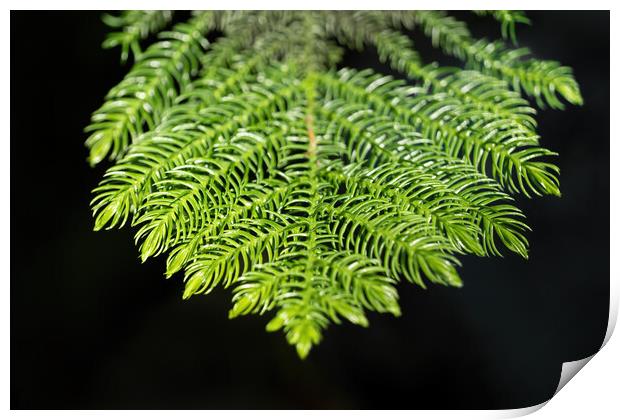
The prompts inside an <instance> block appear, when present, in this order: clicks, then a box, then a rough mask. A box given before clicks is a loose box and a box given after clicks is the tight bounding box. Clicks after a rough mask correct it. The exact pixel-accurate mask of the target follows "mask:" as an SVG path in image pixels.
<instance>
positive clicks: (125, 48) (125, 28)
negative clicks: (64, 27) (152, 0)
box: [102, 10, 172, 63]
mask: <svg viewBox="0 0 620 420" xmlns="http://www.w3.org/2000/svg"><path fill="white" fill-rule="evenodd" d="M171 18H172V12H171V11H169V10H128V11H125V12H123V13H122V14H121V15H120V16H113V15H109V14H105V15H103V21H104V22H105V23H106V24H107V25H108V26H110V27H112V28H118V29H120V30H119V31H118V32H111V33H110V34H108V36H107V37H106V39H105V41H104V42H103V44H102V46H103V48H114V47H117V46H120V47H121V62H123V63H125V62H126V61H127V60H128V59H129V51H131V52H132V54H133V56H134V57H135V58H136V59H139V58H140V55H141V54H142V50H141V49H140V41H142V40H144V39H146V38H147V37H148V36H149V35H152V34H155V33H157V32H159V31H160V30H161V29H163V28H164V27H165V26H166V25H167V24H168V22H169V21H170V19H171Z"/></svg>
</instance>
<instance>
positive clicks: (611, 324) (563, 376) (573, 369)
mask: <svg viewBox="0 0 620 420" xmlns="http://www.w3.org/2000/svg"><path fill="white" fill-rule="evenodd" d="M609 292H610V302H609V319H608V320H607V331H606V332H605V338H604V339H603V343H602V344H601V347H600V348H599V349H598V350H597V351H595V352H594V353H593V354H592V355H590V356H588V357H584V358H583V359H579V360H573V361H572V362H564V363H562V371H561V373H560V380H559V381H558V386H557V388H556V389H555V392H554V393H553V395H552V396H551V398H549V399H548V400H547V401H543V402H541V403H540V404H536V405H532V406H530V407H523V408H517V409H512V410H505V411H502V412H501V414H500V415H499V416H495V418H505V419H507V418H515V417H522V416H527V415H528V414H532V413H534V412H536V411H538V410H540V409H541V408H543V407H544V406H545V405H547V403H548V402H549V401H551V400H552V399H553V397H555V396H556V395H557V393H558V392H560V391H561V390H562V388H564V386H565V385H566V384H567V383H568V382H570V380H571V379H573V377H574V376H575V375H576V374H577V373H578V372H579V371H580V370H581V369H583V367H584V366H585V365H587V364H588V362H589V361H590V360H592V358H594V356H596V354H597V353H598V352H599V351H601V350H602V349H603V347H605V345H606V344H607V343H608V342H609V339H610V338H611V336H612V334H613V332H614V330H615V328H616V322H617V320H618V295H617V294H616V293H614V290H612V289H611V288H610V291H609ZM498 414H499V413H498Z"/></svg>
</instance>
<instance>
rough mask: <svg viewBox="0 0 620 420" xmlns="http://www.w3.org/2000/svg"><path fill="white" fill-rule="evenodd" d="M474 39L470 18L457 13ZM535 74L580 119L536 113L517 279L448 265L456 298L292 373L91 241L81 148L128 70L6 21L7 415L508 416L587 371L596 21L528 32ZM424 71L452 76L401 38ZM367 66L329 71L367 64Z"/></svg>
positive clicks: (601, 34) (155, 275) (602, 66)
mask: <svg viewBox="0 0 620 420" xmlns="http://www.w3.org/2000/svg"><path fill="white" fill-rule="evenodd" d="M457 15H458V16H459V17H461V18H465V19H466V20H467V21H468V22H469V24H470V28H471V30H472V32H473V33H474V34H475V35H476V36H490V37H497V36H499V26H498V25H497V24H496V23H495V22H494V21H493V20H492V19H489V18H481V17H476V16H471V15H469V14H464V13H462V12H459V13H457ZM529 16H530V17H531V19H532V21H533V26H531V27H525V26H522V27H520V28H519V30H518V35H519V39H520V42H521V44H522V45H526V46H528V47H530V48H531V49H532V50H533V51H534V53H535V54H536V55H538V56H539V57H542V58H547V59H557V60H559V61H561V62H562V63H563V64H565V65H569V66H572V67H573V68H574V71H575V75H576V78H577V80H578V81H579V83H580V85H581V88H582V91H583V94H584V98H585V105H584V106H583V107H580V108H579V107H568V109H567V110H566V111H563V112H561V111H551V110H547V111H542V112H540V113H539V118H538V119H539V126H540V130H539V132H540V133H541V135H542V143H543V145H545V146H547V147H549V148H551V149H553V150H556V151H558V152H559V153H560V157H559V165H560V167H561V168H562V176H561V186H562V191H563V197H562V198H561V199H558V198H552V197H545V198H537V199H533V200H527V199H524V198H519V206H520V207H521V208H523V209H524V210H525V212H526V214H527V215H528V220H529V224H530V226H531V227H532V228H533V232H532V233H531V234H530V235H529V239H530V242H531V254H530V255H531V257H530V260H529V261H525V260H522V259H520V258H518V257H514V256H507V257H506V258H476V257H469V258H462V261H463V263H464V264H463V267H462V269H461V270H460V272H461V275H462V277H463V279H464V282H465V287H463V288H462V289H452V288H443V287H430V289H429V290H427V291H422V290H420V289H419V288H417V287H414V286H411V285H409V284H402V285H401V286H400V288H399V291H400V293H401V307H402V309H403V316H402V317H400V318H393V317H391V316H382V315H376V314H371V315H370V323H371V325H370V328H368V329H364V328H360V327H355V326H350V325H340V326H332V327H331V328H329V329H328V330H327V332H326V334H325V336H324V340H323V343H322V344H321V345H320V346H318V347H317V348H315V349H314V350H313V351H312V352H311V354H310V356H309V358H308V359H307V360H305V361H300V360H299V358H298V357H297V355H296V353H295V351H294V349H293V348H291V347H290V346H288V345H287V344H286V341H285V339H284V338H283V336H282V335H281V334H280V333H266V332H265V331H264V325H265V323H266V322H267V319H268V318H265V317H263V318H261V317H244V318H240V319H236V320H232V321H229V320H228V319H227V311H228V309H229V307H230V292H229V291H217V292H215V293H213V294H211V295H208V296H204V297H194V298H192V299H190V300H189V301H187V302H184V301H182V300H181V295H182V287H183V285H182V283H181V281H180V278H179V277H175V278H173V279H171V280H165V278H164V276H163V274H162V273H163V270H164V264H165V261H164V259H163V258H161V257H160V258H157V259H153V260H149V261H148V262H147V263H145V264H140V262H139V259H138V253H137V250H136V248H135V247H134V244H133V233H134V232H133V231H132V230H131V229H128V228H125V229H123V230H114V231H105V232H98V233H95V232H93V231H92V225H93V222H92V219H91V215H90V210H89V205H88V203H89V200H90V198H91V194H90V190H91V189H92V188H93V187H94V186H95V185H96V184H97V182H98V180H99V178H100V177H101V175H102V173H103V171H104V169H105V167H106V166H107V165H106V164H104V165H101V166H100V167H97V168H95V169H91V168H89V167H88V165H87V163H86V149H85V148H84V146H83V141H84V139H85V136H84V134H83V133H82V129H83V127H84V126H86V125H87V123H88V121H89V115H90V113H91V112H92V111H93V110H95V109H96V108H97V107H98V106H99V105H100V104H101V102H102V99H103V96H104V94H105V93H106V92H107V91H108V89H109V88H111V87H112V86H113V85H114V84H115V83H117V82H118V81H119V80H120V79H121V78H122V76H123V75H124V73H125V72H126V71H127V66H125V67H123V66H121V65H120V64H119V51H118V50H112V51H110V50H107V51H105V50H102V49H101V48H100V44H101V41H102V40H103V38H104V36H105V33H106V30H107V29H106V28H105V27H104V25H103V24H102V23H101V21H100V14H99V13H95V12H89V13H84V12H42V13H39V12H12V13H11V215H12V220H11V407H12V408H13V409H26V408H28V409H36V408H48V409H53V408H65V409H73V408H92V409H97V408H109V409H114V408H145V409H147V408H153V409H155V408H308V409H311V408H317V409H318V408H334V409H339V408H347V409H357V408H360V409H365V408H386V409H389V408H405V409H413V408H517V407H524V406H529V405H533V404H537V403H540V402H542V401H544V400H546V399H548V398H550V397H551V396H552V394H553V392H554V390H555V388H556V386H557V383H558V380H559V375H560V370H561V363H562V362H564V361H569V360H575V359H580V358H583V357H586V356H589V355H591V354H592V353H593V352H594V351H596V350H597V349H598V348H599V347H600V345H601V343H602V340H603V337H604V334H605V329H606V326H607V316H608V303H609V233H608V232H609V13H608V12H532V13H530V14H529ZM413 36H414V37H415V42H416V45H417V46H418V48H419V50H420V51H421V53H422V56H423V58H424V59H425V60H428V61H430V60H434V59H439V60H441V61H442V62H443V63H447V64H450V63H453V61H452V60H449V59H446V58H445V57H443V56H442V55H441V54H440V53H437V52H436V51H434V50H432V48H430V45H429V42H428V41H427V40H426V38H425V37H423V36H421V34H420V33H418V32H414V33H413ZM377 63H378V62H377V58H376V56H375V55H374V54H373V53H372V52H369V51H368V52H365V53H349V54H347V56H346V57H345V61H344V63H343V64H345V65H348V66H355V67H368V66H373V67H375V68H376V69H379V70H381V71H386V69H385V68H384V67H383V66H381V65H378V64H377Z"/></svg>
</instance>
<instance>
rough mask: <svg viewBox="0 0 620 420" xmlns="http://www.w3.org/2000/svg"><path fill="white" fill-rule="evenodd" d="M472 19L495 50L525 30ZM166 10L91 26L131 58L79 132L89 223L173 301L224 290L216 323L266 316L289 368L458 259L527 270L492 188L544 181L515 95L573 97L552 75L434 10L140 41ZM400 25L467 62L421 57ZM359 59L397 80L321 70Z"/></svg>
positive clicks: (211, 21)
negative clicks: (158, 262)
mask: <svg viewBox="0 0 620 420" xmlns="http://www.w3.org/2000/svg"><path fill="white" fill-rule="evenodd" d="M482 14H483V15H485V14H491V15H492V16H493V17H495V18H496V19H497V20H499V21H500V22H501V25H502V32H503V34H504V37H509V38H513V39H514V36H515V30H514V25H515V23H528V22H529V21H528V20H527V18H526V17H525V15H524V14H522V13H520V12H509V11H495V12H490V13H482ZM170 16H171V14H170V13H169V12H125V13H124V14H122V15H121V16H120V17H107V18H106V21H107V22H108V23H109V24H111V25H113V26H115V27H117V28H118V29H119V32H116V33H113V34H112V35H110V37H109V38H108V39H107V40H106V42H105V45H106V46H116V45H118V46H121V50H122V53H121V55H122V59H123V60H126V59H127V58H128V56H129V51H132V52H133V60H134V64H133V66H132V68H131V70H130V71H129V72H128V74H127V76H126V77H125V78H124V79H123V80H122V81H121V82H120V83H119V84H118V85H117V86H116V87H114V88H112V90H111V91H110V93H109V94H108V96H107V98H106V101H105V103H104V104H103V105H102V107H101V108H100V109H99V110H97V111H96V112H95V113H94V114H93V117H92V123H91V125H90V126H88V127H87V129H86V130H87V132H89V133H90V137H89V138H88V140H87V146H88V147H89V148H90V157H89V161H90V163H91V164H92V165H95V164H97V163H99V162H101V161H102V160H103V159H104V158H106V157H108V158H109V159H110V160H112V161H114V164H113V165H112V166H111V167H110V168H109V169H108V170H107V171H106V173H105V175H104V178H103V180H102V181H101V183H100V185H99V186H98V187H97V188H95V190H94V194H95V196H94V199H93V201H92V207H93V212H94V217H95V230H100V229H111V228H115V227H121V226H123V225H125V224H126V223H130V224H131V225H132V226H136V228H137V233H136V242H137V243H138V245H139V249H140V255H141V258H142V260H143V261H144V260H146V259H148V258H150V257H154V256H158V255H161V254H167V263H166V276H167V277H170V276H173V275H174V274H175V273H179V272H184V279H185V291H184V293H183V298H185V299H187V298H189V297H191V296H193V295H195V294H204V293H209V292H210V291H211V290H213V289H214V288H215V287H217V286H223V287H225V288H230V289H231V290H232V294H233V297H232V300H233V305H232V308H231V310H230V313H229V315H230V317H231V318H233V317H236V316H239V315H248V314H263V313H267V312H269V313H272V314H274V315H273V318H272V320H271V321H270V322H269V323H268V324H267V330H268V331H275V330H283V331H284V333H285V335H286V338H287V340H288V341H289V343H290V344H292V345H294V346H295V347H296V349H297V352H298V353H299V355H300V357H302V358H303V357H306V356H307V354H308V352H309V351H310V349H311V348H312V346H314V345H316V344H318V343H319V342H320V341H321V337H322V332H323V330H324V329H325V328H326V327H327V325H328V324H330V323H339V322H341V321H342V320H347V321H349V322H352V323H354V324H358V325H362V326H367V325H368V319H367V316H366V313H367V312H368V311H376V312H380V313H391V314H393V315H396V316H398V315H399V314H400V312H401V309H400V307H399V304H398V295H397V292H396V285H397V283H398V282H399V280H400V279H405V280H406V281H408V282H411V283H415V284H417V285H419V286H421V287H423V288H424V287H427V286H426V284H427V283H428V282H430V283H437V284H442V285H447V286H456V287H460V286H461V284H462V282H461V278H460V276H459V274H458V271H457V268H458V266H459V260H458V256H459V255H464V254H473V255H478V256H499V255H502V253H504V252H507V251H509V252H514V253H516V254H518V255H521V256H522V257H524V258H527V255H528V241H527V238H526V233H527V231H528V230H529V228H528V226H527V224H526V223H525V217H524V215H523V213H522V212H521V211H520V210H519V209H518V208H517V207H516V206H515V205H514V200H513V198H512V195H513V194H524V195H525V196H528V197H530V196H532V195H555V196H559V195H560V188H559V180H558V175H559V169H558V168H557V166H556V165H555V164H554V163H553V156H555V153H554V152H552V151H550V150H548V149H546V148H544V147H543V146H541V145H540V142H539V136H538V135H537V134H536V120H535V118H534V117H535V113H536V111H535V109H534V108H532V107H531V106H530V104H529V101H528V99H527V98H525V97H523V96H522V95H526V96H528V97H531V98H533V99H534V100H535V101H536V103H537V104H538V105H539V106H541V107H542V106H551V107H554V108H561V107H563V106H564V102H568V103H572V104H581V103H582V99H581V95H580V92H579V88H578V86H577V83H576V82H575V80H574V79H573V76H572V74H571V70H570V69H569V68H567V67H563V66H561V65H560V64H558V63H556V62H552V61H540V60H538V59H535V58H532V57H531V56H530V55H529V52H528V51H527V50H525V49H523V48H520V49H516V50H514V49H511V48H510V47H508V46H506V45H504V44H503V43H502V42H500V41H495V42H488V41H485V40H476V39H473V38H472V36H471V35H470V34H469V32H468V30H467V28H466V26H465V25H464V24H463V23H461V22H458V21H457V20H455V19H454V18H452V17H450V16H448V15H446V14H444V13H441V12H432V11H409V12H374V11H358V12H322V11H315V12H265V11H247V12H212V11H207V12H196V13H194V14H193V15H192V17H191V18H190V19H189V20H188V21H187V22H184V23H179V24H176V25H174V26H173V27H172V28H171V29H170V30H168V31H163V32H159V31H160V30H161V29H162V27H163V26H164V25H166V24H167V23H168V21H169V19H170ZM414 27H420V28H421V29H422V31H421V33H422V34H427V35H428V36H430V37H431V38H432V41H433V43H434V44H435V45H437V46H438V47H440V48H441V49H442V50H443V51H445V52H446V53H447V54H450V55H454V56H456V57H458V58H460V59H462V60H463V61H464V63H465V65H466V67H467V69H460V68H447V67H442V66H440V65H439V64H437V63H424V62H423V61H422V59H421V58H420V56H419V54H418V53H417V52H416V50H415V48H414V45H413V42H412V40H411V39H410V38H409V37H408V36H406V35H405V34H404V32H403V29H412V28H414ZM216 30H217V31H218V32H219V33H220V34H222V35H221V36H220V37H219V38H217V39H216V40H215V41H214V42H212V43H209V42H208V41H207V38H206V37H207V36H209V35H210V33H211V32H212V31H216ZM155 33H158V35H157V36H158V41H156V42H155V43H154V44H152V45H151V46H149V47H148V48H146V49H145V50H144V51H143V52H142V50H141V49H140V46H139V45H140V44H139V43H140V42H143V40H144V39H145V38H147V37H149V36H152V35H154V34H155ZM364 47H370V48H375V49H376V51H377V53H378V56H379V58H380V60H381V61H383V62H384V63H386V64H387V65H389V66H390V67H391V68H392V69H393V70H394V71H395V72H397V73H399V74H401V75H402V77H403V78H402V79H399V78H394V77H392V76H385V75H381V74H376V73H374V72H372V71H370V70H361V71H360V70H353V69H346V68H343V69H339V70H338V69H337V65H338V62H339V60H340V57H341V56H342V53H343V50H344V49H345V48H353V49H361V48H364Z"/></svg>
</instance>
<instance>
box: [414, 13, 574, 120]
mask: <svg viewBox="0 0 620 420" xmlns="http://www.w3.org/2000/svg"><path fill="white" fill-rule="evenodd" d="M402 23H403V24H404V25H408V26H412V25H413V24H414V23H415V24H418V25H420V26H421V27H422V29H423V30H424V33H426V35H428V36H429V37H431V39H432V41H433V44H434V45H436V46H439V47H441V49H442V50H444V51H445V52H446V53H448V54H450V55H453V56H455V57H458V58H460V59H461V60H463V61H465V62H466V63H467V65H468V66H470V67H471V68H475V69H478V70H480V71H481V72H483V73H487V74H489V75H493V76H496V77H498V78H500V79H503V80H505V81H507V82H508V83H510V84H511V85H512V87H513V89H514V90H516V91H520V90H523V91H524V92H525V93H526V94H527V95H529V96H531V97H533V98H534V99H535V100H536V103H537V104H538V106H540V107H544V106H545V104H546V105H549V106H550V107H552V108H559V109H562V108H564V104H563V103H562V100H561V98H563V99H564V100H566V101H567V102H569V103H571V104H573V105H581V104H582V103H583V98H582V97H581V92H580V91H579V86H578V85H577V83H576V82H575V79H574V78H573V74H572V70H571V69H570V68H569V67H566V66H562V65H561V64H560V63H558V62H556V61H546V60H545V61H543V60H537V59H532V58H530V56H531V54H530V51H529V50H528V49H527V48H519V49H510V48H508V47H506V46H505V45H504V43H503V42H501V41H494V42H488V41H487V40H485V39H480V40H476V39H474V38H473V37H472V36H471V35H470V33H469V30H468V29H467V26H466V25H465V24H464V23H463V22H460V21H458V20H456V19H454V18H453V17H452V16H448V15H446V14H445V13H442V12H435V11H417V12H412V13H411V14H410V15H408V16H407V15H405V17H404V18H403V20H402Z"/></svg>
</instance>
